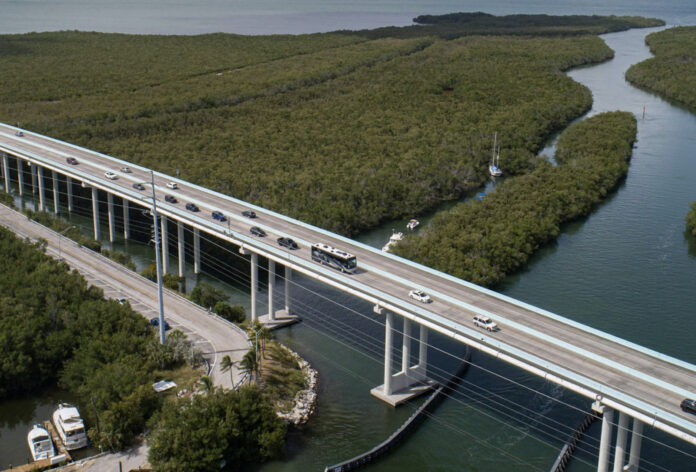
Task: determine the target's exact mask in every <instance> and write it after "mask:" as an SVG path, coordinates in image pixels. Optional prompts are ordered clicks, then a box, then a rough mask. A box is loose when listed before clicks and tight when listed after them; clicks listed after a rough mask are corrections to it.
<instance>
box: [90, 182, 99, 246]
mask: <svg viewBox="0 0 696 472" xmlns="http://www.w3.org/2000/svg"><path fill="white" fill-rule="evenodd" d="M92 219H93V220H94V221H93V222H92V223H93V224H94V239H96V240H97V241H98V240H99V190H97V188H96V187H92Z"/></svg>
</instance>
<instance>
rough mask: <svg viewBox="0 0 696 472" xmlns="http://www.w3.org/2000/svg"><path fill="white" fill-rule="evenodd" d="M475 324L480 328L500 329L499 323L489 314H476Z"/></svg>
mask: <svg viewBox="0 0 696 472" xmlns="http://www.w3.org/2000/svg"><path fill="white" fill-rule="evenodd" d="M474 325H476V326H478V327H479V328H485V329H487V330H488V331H498V329H500V328H498V324H497V323H496V322H495V321H493V320H492V319H490V318H489V317H487V316H483V315H476V316H474Z"/></svg>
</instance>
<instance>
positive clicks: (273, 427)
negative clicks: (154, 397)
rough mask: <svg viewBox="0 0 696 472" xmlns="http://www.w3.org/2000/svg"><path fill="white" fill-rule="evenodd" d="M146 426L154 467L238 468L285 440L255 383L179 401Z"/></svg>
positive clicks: (264, 456)
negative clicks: (150, 425) (148, 428)
mask: <svg viewBox="0 0 696 472" xmlns="http://www.w3.org/2000/svg"><path fill="white" fill-rule="evenodd" d="M151 424H152V430H151V432H150V434H149V435H148V440H147V442H148V445H149V446H150V452H149V455H148V459H149V461H150V463H151V464H152V466H153V470H155V471H180V470H229V471H237V470H243V469H244V468H245V466H247V465H248V464H252V463H257V462H262V461H265V460H267V459H270V458H272V457H275V456H276V455H277V454H278V453H279V452H280V450H281V448H282V446H283V442H284V439H285V425H284V423H283V422H282V421H281V420H280V419H279V418H278V417H277V416H276V414H275V412H274V411H273V408H272V407H271V406H270V404H269V403H268V402H267V401H265V400H264V399H263V397H262V396H261V393H260V392H259V389H258V388H256V387H255V386H243V387H241V388H240V389H239V390H237V391H235V392H221V391H219V390H213V391H212V392H210V393H208V394H207V395H196V396H194V397H193V398H191V399H180V400H178V401H177V402H176V403H175V404H174V405H173V406H171V407H168V408H164V409H162V410H161V411H160V412H159V414H158V415H157V417H156V418H155V419H154V420H153V421H152V423H151Z"/></svg>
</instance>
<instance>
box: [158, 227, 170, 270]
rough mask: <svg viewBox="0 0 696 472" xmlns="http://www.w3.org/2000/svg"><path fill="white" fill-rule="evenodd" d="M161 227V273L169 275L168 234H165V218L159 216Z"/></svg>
mask: <svg viewBox="0 0 696 472" xmlns="http://www.w3.org/2000/svg"><path fill="white" fill-rule="evenodd" d="M160 222H161V223H160V224H161V225H162V272H163V273H165V274H167V273H169V233H168V232H167V217H166V216H164V215H160Z"/></svg>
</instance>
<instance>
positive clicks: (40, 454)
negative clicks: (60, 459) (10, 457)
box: [27, 424, 56, 461]
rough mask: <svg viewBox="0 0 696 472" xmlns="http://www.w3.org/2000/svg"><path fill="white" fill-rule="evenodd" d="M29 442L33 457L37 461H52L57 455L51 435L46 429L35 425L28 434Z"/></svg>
mask: <svg viewBox="0 0 696 472" xmlns="http://www.w3.org/2000/svg"><path fill="white" fill-rule="evenodd" d="M27 442H28V443H29V449H30V450H31V456H32V457H33V458H34V460H35V461H38V460H41V459H50V458H51V457H53V456H55V455H56V450H55V449H54V448H53V441H52V440H51V435H50V434H48V431H46V429H45V428H42V427H41V426H39V425H38V424H35V425H34V427H33V428H31V431H29V434H27Z"/></svg>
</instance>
